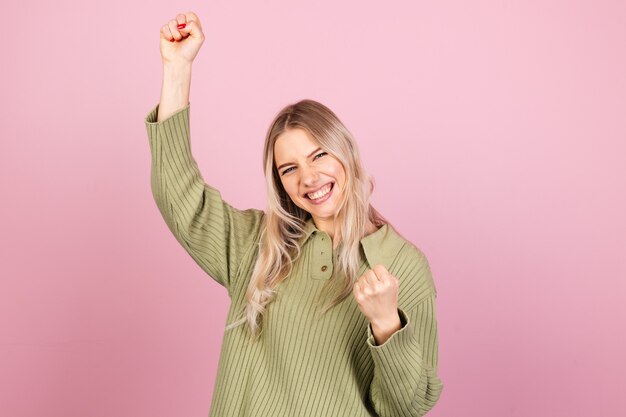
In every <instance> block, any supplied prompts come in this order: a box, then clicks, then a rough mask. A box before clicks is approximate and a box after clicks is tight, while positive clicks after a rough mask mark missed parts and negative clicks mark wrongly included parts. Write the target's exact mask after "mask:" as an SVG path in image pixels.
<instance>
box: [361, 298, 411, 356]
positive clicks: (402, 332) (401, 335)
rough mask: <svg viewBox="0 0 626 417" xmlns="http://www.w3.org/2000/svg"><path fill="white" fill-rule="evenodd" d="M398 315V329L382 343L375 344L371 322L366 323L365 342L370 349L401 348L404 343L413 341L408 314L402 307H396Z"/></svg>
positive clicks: (387, 349) (407, 343)
mask: <svg viewBox="0 0 626 417" xmlns="http://www.w3.org/2000/svg"><path fill="white" fill-rule="evenodd" d="M398 315H399V316H400V325H401V326H402V327H400V329H398V330H396V331H395V332H394V333H393V334H392V335H391V336H389V338H388V339H387V340H385V343H383V344H382V345H377V344H376V339H374V332H373V331H372V324H371V323H369V324H368V325H367V344H368V345H369V347H370V349H372V350H384V351H389V350H395V349H403V348H404V347H405V346H406V345H410V344H411V343H412V342H413V340H412V339H413V332H412V331H411V327H410V326H409V320H410V319H409V316H407V314H406V313H405V312H404V310H403V309H401V308H400V307H398Z"/></svg>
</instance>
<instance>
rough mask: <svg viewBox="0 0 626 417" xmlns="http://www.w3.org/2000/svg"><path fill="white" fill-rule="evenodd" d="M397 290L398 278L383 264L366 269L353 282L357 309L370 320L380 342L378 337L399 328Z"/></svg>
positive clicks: (382, 337) (385, 335)
mask: <svg viewBox="0 0 626 417" xmlns="http://www.w3.org/2000/svg"><path fill="white" fill-rule="evenodd" d="M399 290H400V282H399V280H398V278H396V277H395V276H393V275H392V274H391V273H389V271H387V269H386V268H385V267H384V266H383V265H376V266H374V269H368V270H367V271H365V274H363V275H362V276H361V277H360V278H359V279H358V280H357V281H356V282H355V283H354V287H353V289H352V293H353V294H354V298H355V300H356V302H357V304H358V306H359V309H360V310H361V312H362V313H363V314H364V315H365V317H367V319H368V320H369V321H370V323H371V325H372V330H373V331H374V337H375V339H377V342H380V340H379V339H384V340H386V339H387V338H388V337H389V336H390V335H391V334H392V333H393V332H395V331H396V330H398V329H400V325H401V321H400V316H399V315H398V293H399ZM379 336H380V337H379ZM380 343H384V341H383V342H380ZM380 343H379V344H380Z"/></svg>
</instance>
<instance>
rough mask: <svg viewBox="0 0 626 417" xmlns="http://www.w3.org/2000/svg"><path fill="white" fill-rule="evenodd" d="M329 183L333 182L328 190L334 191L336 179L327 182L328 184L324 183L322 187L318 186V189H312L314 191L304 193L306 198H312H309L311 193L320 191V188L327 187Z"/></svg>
mask: <svg viewBox="0 0 626 417" xmlns="http://www.w3.org/2000/svg"><path fill="white" fill-rule="evenodd" d="M328 184H331V187H330V190H329V191H328V192H330V191H332V189H333V186H334V184H335V182H334V181H331V182H327V183H326V184H324V185H322V186H321V187H318V188H317V189H315V190H312V191H309V192H306V193H304V198H308V199H309V200H310V198H309V194H315V193H316V192H318V191H319V190H321V189H322V188H324V187H326V186H327V185H328Z"/></svg>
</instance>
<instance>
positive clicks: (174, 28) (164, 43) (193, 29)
mask: <svg viewBox="0 0 626 417" xmlns="http://www.w3.org/2000/svg"><path fill="white" fill-rule="evenodd" d="M203 42H204V33H202V26H201V25H200V19H199V18H198V16H196V14H195V13H193V12H188V13H180V14H178V15H176V19H172V20H170V21H169V22H167V23H166V24H165V25H163V26H162V27H161V59H162V60H163V64H166V63H172V62H182V63H189V64H191V63H192V62H193V60H194V59H195V57H196V55H198V51H200V47H201V46H202V43H203Z"/></svg>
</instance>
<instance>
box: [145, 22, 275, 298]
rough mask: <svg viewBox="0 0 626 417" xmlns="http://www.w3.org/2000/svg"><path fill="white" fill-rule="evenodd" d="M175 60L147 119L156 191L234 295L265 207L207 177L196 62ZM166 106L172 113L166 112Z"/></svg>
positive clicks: (175, 225) (189, 244)
mask: <svg viewBox="0 0 626 417" xmlns="http://www.w3.org/2000/svg"><path fill="white" fill-rule="evenodd" d="M179 16H181V15H179ZM182 16H185V15H182ZM192 25H193V21H192ZM169 26H171V24H170V25H169ZM175 62H176V63H173V62H169V64H167V63H165V62H164V72H163V78H164V79H163V85H162V91H161V100H164V102H161V103H159V104H157V105H156V106H155V107H154V108H153V109H152V110H151V111H150V112H149V113H148V115H147V116H146V118H145V125H146V129H147V132H148V139H149V143H150V151H151V155H152V164H151V187H152V194H153V196H154V199H155V202H156V204H157V207H158V208H159V211H160V212H161V215H162V216H163V219H164V220H165V222H166V224H167V226H168V227H169V229H170V230H171V232H172V233H173V234H174V236H175V237H176V239H177V240H178V242H179V243H180V244H181V245H182V246H183V248H184V249H185V250H186V251H187V252H188V253H189V254H190V255H191V257H192V258H193V259H194V260H195V261H196V263H197V264H198V265H199V266H200V267H201V268H202V269H203V270H204V271H205V272H207V274H209V275H210V276H211V277H212V278H213V279H215V280H216V281H217V282H218V283H219V284H220V285H222V286H224V287H226V288H227V289H228V291H229V294H230V293H231V286H232V285H233V283H234V279H236V277H237V272H238V269H239V265H240V263H241V261H242V259H243V258H244V255H245V254H246V253H247V252H248V251H249V250H251V249H252V248H253V246H254V245H255V244H256V242H257V241H258V237H259V233H260V230H261V224H262V220H263V217H264V212H263V211H261V210H256V209H248V210H239V209H236V208H234V207H232V206H231V205H229V204H228V203H227V202H225V201H224V200H223V199H222V197H221V194H220V192H219V191H218V190H217V189H215V188H214V187H212V186H210V185H208V184H206V183H205V181H204V179H203V178H202V175H201V173H200V171H199V169H198V165H197V163H196V161H195V159H194V158H193V155H192V152H191V142H190V123H189V111H190V103H189V102H188V97H189V86H190V84H191V63H189V64H188V66H186V65H184V63H183V62H182V61H175ZM168 65H170V66H168ZM168 68H169V69H168ZM183 103H184V104H183ZM164 106H167V108H169V109H170V110H169V111H170V112H171V114H169V115H167V116H164V117H161V115H162V114H163V113H164V111H163V108H164ZM172 109H173V110H172Z"/></svg>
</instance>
